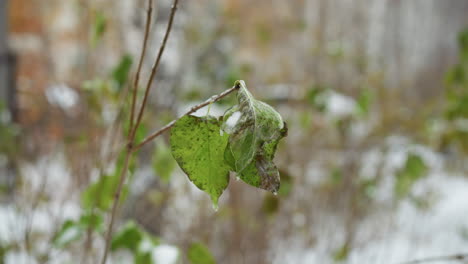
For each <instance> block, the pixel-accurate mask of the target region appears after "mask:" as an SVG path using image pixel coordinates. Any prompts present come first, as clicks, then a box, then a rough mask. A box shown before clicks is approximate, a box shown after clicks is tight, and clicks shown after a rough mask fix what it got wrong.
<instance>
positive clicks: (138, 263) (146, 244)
mask: <svg viewBox="0 0 468 264" xmlns="http://www.w3.org/2000/svg"><path fill="white" fill-rule="evenodd" d="M160 243H161V242H160V240H159V238H157V237H154V236H152V235H150V234H149V233H147V232H145V231H144V229H143V228H142V227H140V226H139V225H137V224H136V223H135V222H133V221H129V222H127V223H126V224H125V225H124V226H123V227H122V228H121V229H120V230H119V231H118V232H116V234H115V235H114V236H113V238H112V244H111V250H113V251H115V250H119V249H124V250H128V251H130V252H131V253H132V255H133V263H135V264H153V263H155V260H154V259H153V255H152V250H153V248H154V247H156V246H158V245H159V244H160Z"/></svg>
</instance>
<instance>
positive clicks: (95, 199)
mask: <svg viewBox="0 0 468 264" xmlns="http://www.w3.org/2000/svg"><path fill="white" fill-rule="evenodd" d="M120 170H121V169H120V168H119V166H117V168H116V171H115V174H114V175H111V176H108V175H103V176H102V177H101V178H100V179H99V180H98V181H97V182H95V183H92V184H90V185H89V186H88V187H87V188H86V189H85V190H84V191H83V193H82V194H81V204H82V206H83V208H84V209H88V210H89V209H92V208H94V207H96V208H99V209H101V210H103V211H106V210H109V209H110V207H111V205H112V202H113V199H114V194H115V191H116V189H117V186H118V181H119V176H120V174H119V173H118V172H119V171H120ZM127 194H128V186H127V185H125V186H124V187H123V190H122V195H121V198H120V199H121V201H123V200H125V198H126V197H127Z"/></svg>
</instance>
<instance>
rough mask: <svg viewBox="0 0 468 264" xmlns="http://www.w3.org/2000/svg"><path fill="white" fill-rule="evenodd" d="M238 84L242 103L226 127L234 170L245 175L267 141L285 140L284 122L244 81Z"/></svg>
mask: <svg viewBox="0 0 468 264" xmlns="http://www.w3.org/2000/svg"><path fill="white" fill-rule="evenodd" d="M235 85H240V88H239V92H238V93H237V99H238V101H239V104H238V105H237V106H235V107H233V108H231V109H230V110H228V112H227V113H226V115H225V118H224V119H225V120H226V122H225V125H224V127H223V128H224V130H225V131H226V132H227V133H228V134H230V135H231V136H230V137H229V149H230V151H231V153H232V156H233V157H234V161H235V163H234V169H235V170H236V171H237V172H242V171H243V170H244V169H245V168H246V167H247V166H248V165H249V164H250V163H251V162H252V160H253V158H254V157H255V154H256V153H257V150H258V149H259V148H260V147H261V144H263V142H265V141H275V140H276V141H277V140H279V139H280V138H282V137H283V136H282V134H281V129H283V127H284V122H283V119H282V118H281V116H280V114H279V113H278V112H276V111H275V110H274V109H273V107H271V106H269V105H268V104H266V103H263V102H261V101H258V100H255V99H254V98H253V96H252V94H250V92H249V91H248V90H247V87H246V86H245V82H244V81H237V82H236V84H235Z"/></svg>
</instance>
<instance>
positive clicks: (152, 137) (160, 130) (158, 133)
mask: <svg viewBox="0 0 468 264" xmlns="http://www.w3.org/2000/svg"><path fill="white" fill-rule="evenodd" d="M237 89H239V86H233V87H231V88H230V89H228V90H226V91H224V92H222V93H220V94H218V95H214V96H212V97H211V98H209V99H208V100H206V101H204V102H203V103H201V104H198V105H195V106H193V107H192V108H190V110H189V111H187V112H186V113H185V114H183V115H182V116H181V117H179V118H177V119H175V120H172V121H171V122H169V123H168V124H167V125H165V126H163V127H162V128H160V129H159V130H157V131H155V132H153V133H152V134H151V135H149V136H148V137H146V138H145V139H144V140H143V141H142V142H141V143H138V144H137V145H136V146H135V147H134V148H133V149H134V150H138V149H139V148H141V147H143V146H144V145H145V144H146V143H148V142H150V141H151V140H153V139H155V138H156V137H158V136H159V135H161V134H162V133H164V132H165V131H166V130H169V129H170V128H171V127H172V126H174V124H175V122H177V120H179V119H181V118H182V117H184V116H186V115H190V114H192V113H194V112H196V111H197V110H198V109H200V108H203V107H205V106H207V105H209V104H212V103H214V102H217V101H219V100H221V99H222V98H223V97H225V96H227V95H229V94H230V93H232V92H234V91H236V90H237Z"/></svg>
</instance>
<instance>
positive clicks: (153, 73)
mask: <svg viewBox="0 0 468 264" xmlns="http://www.w3.org/2000/svg"><path fill="white" fill-rule="evenodd" d="M178 3H179V0H174V3H173V4H172V8H171V15H170V17H169V22H168V23H167V28H166V33H165V34H164V38H163V40H162V42H161V46H160V47H159V51H158V55H157V56H156V60H155V61H154V64H153V67H152V68H151V74H150V77H149V79H148V82H147V83H146V88H145V95H144V96H143V101H142V103H141V106H140V111H139V113H138V118H137V120H136V123H135V125H134V126H133V129H132V131H131V136H130V138H131V139H132V142H133V139H134V137H135V133H136V131H137V129H138V127H139V125H140V123H141V119H142V117H143V113H144V110H145V107H146V102H147V100H148V95H149V92H150V90H151V84H152V83H153V79H154V77H155V76H156V72H157V71H158V67H159V63H160V61H161V58H162V54H163V52H164V49H165V48H166V43H167V40H168V38H169V34H170V32H171V28H172V24H173V22H174V16H175V13H176V10H177V4H178Z"/></svg>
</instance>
